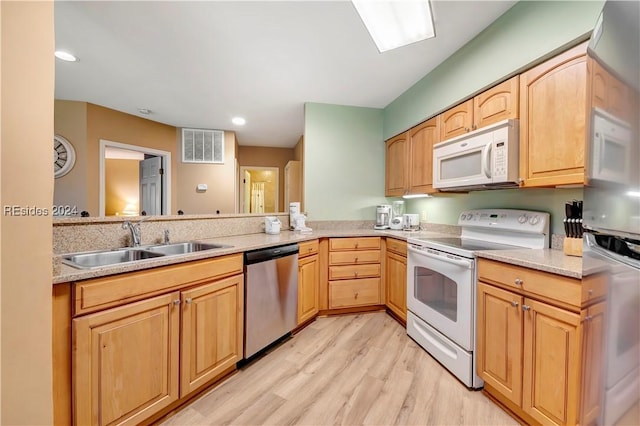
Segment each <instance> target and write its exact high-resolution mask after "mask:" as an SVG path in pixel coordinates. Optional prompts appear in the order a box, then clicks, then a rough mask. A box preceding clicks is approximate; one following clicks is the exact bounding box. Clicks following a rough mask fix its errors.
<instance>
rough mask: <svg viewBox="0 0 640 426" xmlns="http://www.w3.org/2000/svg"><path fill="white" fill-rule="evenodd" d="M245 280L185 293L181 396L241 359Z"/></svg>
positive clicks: (215, 284) (239, 277)
mask: <svg viewBox="0 0 640 426" xmlns="http://www.w3.org/2000/svg"><path fill="white" fill-rule="evenodd" d="M243 290H244V280H243V276H242V275H236V276H234V277H231V278H227V279H224V280H221V281H217V282H214V283H211V284H206V285H202V286H198V287H195V288H193V289H190V290H186V291H183V292H182V293H181V296H180V299H181V301H182V304H181V306H182V331H181V335H180V337H181V342H180V350H181V352H180V361H181V368H180V373H181V374H180V376H181V383H180V396H184V395H186V394H188V393H190V392H192V391H194V390H196V389H197V388H199V387H200V386H202V385H204V384H205V383H207V382H209V381H211V380H213V379H215V378H216V377H217V376H219V375H220V374H221V373H223V372H224V371H225V370H226V369H228V368H230V367H233V366H234V365H235V364H236V362H238V361H239V360H240V359H242V341H243V332H244V330H243V328H242V324H243V318H242V315H243V309H242V303H243V301H244V296H243Z"/></svg>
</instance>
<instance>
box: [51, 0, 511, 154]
mask: <svg viewBox="0 0 640 426" xmlns="http://www.w3.org/2000/svg"><path fill="white" fill-rule="evenodd" d="M515 2H516V1H450V0H449V1H442V0H441V1H432V10H433V15H434V22H435V27H436V38H433V39H429V40H425V41H422V42H418V43H415V44H412V45H409V46H406V47H403V48H400V49H396V50H392V51H389V52H385V53H383V54H380V53H378V51H377V49H376V47H375V45H374V44H373V41H372V40H371V39H370V37H369V34H368V33H367V31H366V29H365V27H364V25H363V24H362V22H361V21H360V18H359V17H358V15H357V13H356V11H355V8H354V7H353V5H352V4H351V2H348V1H282V2H269V1H257V2H256V1H224V2H223V1H200V2H187V1H142V2H126V1H122V2H119V1H117V2H101V1H56V2H55V33H56V49H61V50H67V51H69V52H71V53H73V54H75V55H76V56H78V58H79V59H80V60H79V62H76V63H67V62H63V61H60V60H56V87H55V90H56V92H55V94H56V99H68V100H78V101H87V102H91V103H94V104H98V105H102V106H105V107H108V108H113V109H116V110H119V111H123V112H126V113H129V114H134V115H139V116H143V115H142V114H140V113H139V112H138V108H148V109H150V110H151V111H152V113H151V114H150V115H148V116H144V117H146V118H149V119H151V120H154V121H158V122H162V123H166V124H169V125H172V126H176V127H196V128H207V129H224V130H234V131H236V133H237V136H238V140H239V143H240V144H241V145H252V146H280V147H293V146H294V145H295V144H296V142H297V140H298V138H299V137H300V135H302V133H303V127H304V103H305V102H320V103H330V104H339V105H353V106H362V107H373V108H383V107H385V106H387V105H388V104H389V103H390V102H391V101H393V100H394V99H395V98H396V97H398V96H399V95H400V94H402V93H403V92H404V91H405V90H407V89H408V88H409V87H411V86H412V85H413V84H414V83H415V82H417V81H418V80H420V78H422V77H423V76H424V75H426V74H427V73H428V72H429V71H431V70H432V69H433V68H435V67H436V66H437V65H438V64H440V63H441V62H442V61H443V60H445V59H446V58H447V57H449V56H450V55H451V54H452V53H453V52H455V51H456V50H457V49H459V48H460V47H461V46H463V45H464V44H465V43H466V42H468V41H469V40H471V39H472V38H473V37H474V36H475V35H477V34H478V33H479V32H480V31H482V30H483V29H484V28H486V27H487V26H488V25H489V24H490V23H491V22H493V21H494V20H495V19H496V18H497V17H499V16H500V15H501V14H503V13H504V12H505V11H506V10H507V9H509V8H510V7H511V6H513V4H514V3H515ZM236 115H241V116H243V117H245V118H246V119H247V124H246V125H245V126H243V127H237V126H234V125H233V124H231V118H232V117H233V116H236Z"/></svg>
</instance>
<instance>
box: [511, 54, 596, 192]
mask: <svg viewBox="0 0 640 426" xmlns="http://www.w3.org/2000/svg"><path fill="white" fill-rule="evenodd" d="M586 92H587V58H586V43H583V44H581V45H578V46H576V47H574V48H572V49H569V50H568V51H566V52H564V53H561V54H559V55H557V56H555V57H553V58H551V59H549V60H548V61H546V62H543V63H542V64H540V65H538V66H536V67H533V68H532V69H530V70H528V71H526V72H524V73H522V74H521V75H520V177H521V178H522V179H523V186H525V187H544V186H556V185H568V184H582V183H584V167H585V163H584V161H585V141H586V139H585V138H586V133H587V129H586V124H587V117H588V115H587V104H586Z"/></svg>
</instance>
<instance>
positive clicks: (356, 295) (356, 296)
mask: <svg viewBox="0 0 640 426" xmlns="http://www.w3.org/2000/svg"><path fill="white" fill-rule="evenodd" d="M355 298H356V299H357V298H358V292H357V291H356V294H355Z"/></svg>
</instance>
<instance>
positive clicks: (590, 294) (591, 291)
mask: <svg viewBox="0 0 640 426" xmlns="http://www.w3.org/2000/svg"><path fill="white" fill-rule="evenodd" d="M589 296H593V289H592V288H590V289H589Z"/></svg>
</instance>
